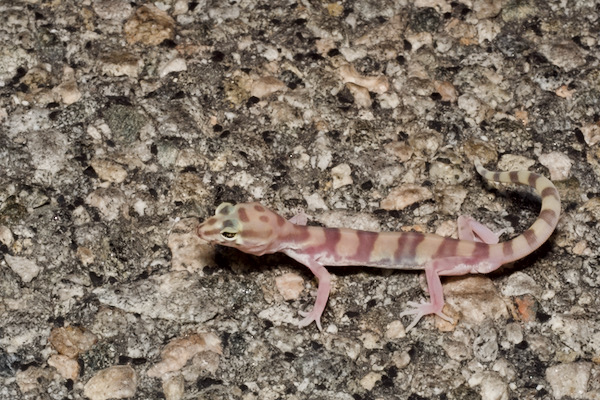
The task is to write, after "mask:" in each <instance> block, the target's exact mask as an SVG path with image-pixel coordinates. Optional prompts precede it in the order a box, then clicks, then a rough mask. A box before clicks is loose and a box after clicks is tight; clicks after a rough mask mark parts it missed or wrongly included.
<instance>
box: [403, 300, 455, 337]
mask: <svg viewBox="0 0 600 400" xmlns="http://www.w3.org/2000/svg"><path fill="white" fill-rule="evenodd" d="M406 304H407V306H408V307H409V308H408V309H406V310H405V311H402V312H401V313H400V316H401V317H403V316H405V315H414V316H415V318H414V319H413V321H412V322H411V324H410V325H408V327H407V328H406V332H408V331H410V330H411V329H412V328H414V327H415V325H417V322H419V320H420V319H421V317H423V316H424V315H428V314H435V315H437V316H438V317H440V318H442V319H444V320H446V321H448V322H450V323H453V322H454V320H453V319H452V318H450V317H449V316H447V315H446V314H444V313H443V312H442V307H440V306H438V305H435V304H432V303H430V302H425V301H422V302H421V303H417V302H414V301H409V302H407V303H406ZM442 306H443V304H442Z"/></svg>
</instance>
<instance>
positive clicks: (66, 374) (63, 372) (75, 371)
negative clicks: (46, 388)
mask: <svg viewBox="0 0 600 400" xmlns="http://www.w3.org/2000/svg"><path fill="white" fill-rule="evenodd" d="M48 365H49V366H51V367H54V368H55V369H56V370H57V371H58V373H59V374H60V376H62V377H63V378H65V379H71V380H74V381H75V380H77V378H78V377H79V363H78V362H77V360H75V359H73V358H70V357H67V356H64V355H62V354H53V355H52V356H50V358H49V359H48Z"/></svg>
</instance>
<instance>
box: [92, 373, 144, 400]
mask: <svg viewBox="0 0 600 400" xmlns="http://www.w3.org/2000/svg"><path fill="white" fill-rule="evenodd" d="M137 381H138V378H137V374H136V373H135V370H134V369H133V368H132V367H130V366H129V365H117V366H113V367H109V368H106V369H103V370H101V371H99V372H97V373H96V375H94V376H93V377H92V378H91V379H90V380H89V381H88V382H87V383H86V384H85V386H84V388H83V394H84V395H85V396H86V397H89V398H90V399H91V400H108V399H126V398H128V397H133V396H134V395H135V392H136V390H137V383H138V382H137Z"/></svg>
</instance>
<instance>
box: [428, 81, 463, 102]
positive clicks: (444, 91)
mask: <svg viewBox="0 0 600 400" xmlns="http://www.w3.org/2000/svg"><path fill="white" fill-rule="evenodd" d="M433 86H434V88H435V91H436V92H438V93H439V94H440V96H442V101H449V102H452V103H455V102H456V101H457V100H458V92H457V91H456V88H455V87H454V85H453V84H452V83H451V82H447V81H435V82H433Z"/></svg>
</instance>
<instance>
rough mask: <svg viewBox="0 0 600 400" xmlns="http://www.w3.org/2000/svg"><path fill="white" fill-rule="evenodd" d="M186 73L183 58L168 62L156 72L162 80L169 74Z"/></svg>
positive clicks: (185, 64)
mask: <svg viewBox="0 0 600 400" xmlns="http://www.w3.org/2000/svg"><path fill="white" fill-rule="evenodd" d="M180 71H187V63H186V62H185V59H184V58H181V57H176V58H174V59H172V60H169V61H168V62H167V63H166V64H165V65H163V66H162V67H161V68H160V71H159V72H158V76H160V77H161V78H164V77H165V76H167V75H169V74H170V73H171V72H180Z"/></svg>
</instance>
